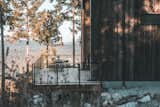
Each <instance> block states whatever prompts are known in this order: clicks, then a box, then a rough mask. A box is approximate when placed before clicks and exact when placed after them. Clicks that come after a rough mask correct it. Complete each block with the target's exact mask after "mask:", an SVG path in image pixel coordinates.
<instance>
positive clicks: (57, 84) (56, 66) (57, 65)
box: [56, 64, 58, 85]
mask: <svg viewBox="0 0 160 107" xmlns="http://www.w3.org/2000/svg"><path fill="white" fill-rule="evenodd" d="M56 72H57V85H58V64H56Z"/></svg>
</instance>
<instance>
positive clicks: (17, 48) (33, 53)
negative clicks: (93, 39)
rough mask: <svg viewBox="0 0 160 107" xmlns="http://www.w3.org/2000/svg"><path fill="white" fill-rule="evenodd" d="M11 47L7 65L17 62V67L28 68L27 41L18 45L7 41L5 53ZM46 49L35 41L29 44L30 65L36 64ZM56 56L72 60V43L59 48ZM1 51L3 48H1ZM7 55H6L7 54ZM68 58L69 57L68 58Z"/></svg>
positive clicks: (77, 51)
mask: <svg viewBox="0 0 160 107" xmlns="http://www.w3.org/2000/svg"><path fill="white" fill-rule="evenodd" d="M7 47H9V53H8V56H7V57H5V60H6V64H7V65H8V66H9V67H11V64H12V61H15V65H18V66H19V67H20V71H22V68H23V67H24V68H25V67H26V56H27V55H26V41H24V40H19V41H17V42H16V43H9V42H6V41H5V52H6V50H7ZM44 48H46V47H45V46H44V45H40V44H39V43H37V42H35V41H30V43H29V56H30V57H29V59H30V64H32V63H34V62H35V61H36V60H37V59H38V58H39V57H40V55H41V51H42V49H44ZM55 48H56V55H60V56H61V58H63V59H64V58H70V60H71V59H72V43H64V46H57V47H55ZM0 49H1V47H0ZM80 50H81V49H80V45H79V44H76V59H77V60H80V53H81V52H80ZM5 54H6V53H5ZM66 56H67V57H66ZM1 65H2V64H1V54H0V71H1Z"/></svg>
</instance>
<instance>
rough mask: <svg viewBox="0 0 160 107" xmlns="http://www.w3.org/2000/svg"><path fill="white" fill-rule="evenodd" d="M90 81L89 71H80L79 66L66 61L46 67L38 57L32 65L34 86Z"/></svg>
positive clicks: (56, 62)
mask: <svg viewBox="0 0 160 107" xmlns="http://www.w3.org/2000/svg"><path fill="white" fill-rule="evenodd" d="M90 79H91V73H90V71H89V70H81V65H80V64H79V63H76V64H75V65H73V64H71V63H69V62H67V61H64V60H63V61H62V60H59V61H55V62H54V63H49V64H48V66H46V65H45V64H44V63H43V60H42V57H40V58H39V59H38V60H37V61H36V62H35V63H34V64H33V84H34V85H73V84H85V83H87V82H88V81H89V80H90Z"/></svg>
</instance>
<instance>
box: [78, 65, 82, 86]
mask: <svg viewBox="0 0 160 107" xmlns="http://www.w3.org/2000/svg"><path fill="white" fill-rule="evenodd" d="M78 79H79V85H80V84H81V74H80V64H78Z"/></svg>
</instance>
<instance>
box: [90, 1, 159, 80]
mask: <svg viewBox="0 0 160 107" xmlns="http://www.w3.org/2000/svg"><path fill="white" fill-rule="evenodd" d="M143 14H146V13H145V12H144V11H143V0H91V58H92V59H91V70H92V79H93V80H124V79H125V80H131V81H132V80H136V81H137V80H138V81H139V80H140V81H141V80H145V81H148V80H160V38H159V37H160V32H159V30H160V29H159V26H157V25H142V24H141V20H140V19H141V17H142V16H143Z"/></svg>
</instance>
